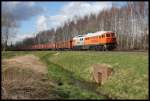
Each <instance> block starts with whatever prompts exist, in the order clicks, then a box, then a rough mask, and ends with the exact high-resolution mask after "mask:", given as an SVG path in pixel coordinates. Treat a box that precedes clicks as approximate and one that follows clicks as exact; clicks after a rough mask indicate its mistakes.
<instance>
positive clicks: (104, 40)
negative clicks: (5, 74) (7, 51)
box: [17, 31, 117, 51]
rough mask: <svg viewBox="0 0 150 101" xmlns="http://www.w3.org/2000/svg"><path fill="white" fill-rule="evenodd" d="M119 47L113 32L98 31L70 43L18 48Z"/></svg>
mask: <svg viewBox="0 0 150 101" xmlns="http://www.w3.org/2000/svg"><path fill="white" fill-rule="evenodd" d="M116 47H117V41H116V35H115V33H114V32H112V31H97V32H95V33H88V34H84V35H78V36H75V37H73V38H72V39H71V40H68V41H60V42H55V43H46V44H37V45H31V46H24V47H18V48H17V50H103V51H104V50H113V49H115V48H116Z"/></svg>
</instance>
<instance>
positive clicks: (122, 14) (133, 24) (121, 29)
mask: <svg viewBox="0 0 150 101" xmlns="http://www.w3.org/2000/svg"><path fill="white" fill-rule="evenodd" d="M75 18H76V20H72V21H67V22H65V23H64V25H63V26H60V27H58V28H57V29H56V30H54V29H49V30H45V31H41V32H39V33H38V34H36V35H35V36H34V37H32V38H26V39H24V40H23V41H21V42H17V43H16V45H15V46H28V45H35V44H43V43H54V42H58V41H65V40H70V39H72V38H73V37H74V36H76V35H82V34H86V33H89V32H96V31H113V32H115V33H116V37H117V43H118V47H117V48H118V49H120V50H129V49H144V50H146V49H149V43H148V42H149V28H148V18H149V17H148V2H126V3H125V4H124V5H123V6H121V7H116V5H115V3H113V4H112V7H111V8H110V9H103V10H102V11H100V12H99V13H98V14H90V15H89V16H87V15H86V16H84V17H83V18H79V17H77V16H76V17H75Z"/></svg>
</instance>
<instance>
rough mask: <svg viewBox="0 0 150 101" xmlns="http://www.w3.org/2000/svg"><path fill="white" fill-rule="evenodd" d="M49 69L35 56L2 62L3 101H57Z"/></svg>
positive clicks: (19, 57) (18, 57)
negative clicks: (39, 100)
mask: <svg viewBox="0 0 150 101" xmlns="http://www.w3.org/2000/svg"><path fill="white" fill-rule="evenodd" d="M54 86H55V84H54V83H53V81H51V79H50V78H48V76H47V67H46V66H45V65H44V64H43V63H41V62H40V61H39V58H38V57H36V56H34V55H25V56H17V57H14V58H11V59H4V60H2V99H57V98H59V97H58V96H57V95H55V94H54V93H53V92H50V91H53V88H54Z"/></svg>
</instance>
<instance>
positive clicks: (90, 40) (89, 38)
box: [73, 31, 117, 50]
mask: <svg viewBox="0 0 150 101" xmlns="http://www.w3.org/2000/svg"><path fill="white" fill-rule="evenodd" d="M116 46H117V42H116V37H115V33H113V32H111V31H98V32H96V33H89V34H86V35H78V36H76V37H74V38H73V48H74V49H95V50H112V49H114V48H116Z"/></svg>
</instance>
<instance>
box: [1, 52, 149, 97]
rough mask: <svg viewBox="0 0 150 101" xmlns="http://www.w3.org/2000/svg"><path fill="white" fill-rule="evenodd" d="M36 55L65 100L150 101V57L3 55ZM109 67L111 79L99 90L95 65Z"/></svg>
mask: <svg viewBox="0 0 150 101" xmlns="http://www.w3.org/2000/svg"><path fill="white" fill-rule="evenodd" d="M25 54H34V55H36V56H38V57H40V59H41V61H42V62H44V63H45V64H46V65H47V67H48V76H50V77H52V78H53V79H54V80H55V81H56V82H58V84H59V86H58V87H57V88H56V89H55V92H56V93H57V94H58V95H59V96H61V97H63V98H65V99H107V98H110V99H148V53H146V52H97V51H96V52H95V51H81V52H79V51H31V52H21V51H20V52H2V59H3V58H11V57H13V56H18V55H25ZM104 63H105V64H109V65H111V66H112V68H113V69H114V72H113V74H112V75H111V77H110V78H109V79H108V80H107V81H106V82H104V85H102V86H98V85H97V84H95V83H93V80H92V79H91V75H90V70H91V67H92V65H94V64H104Z"/></svg>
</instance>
